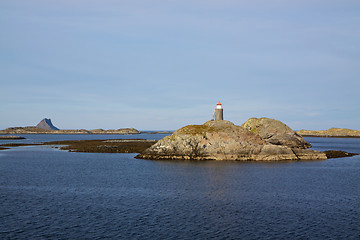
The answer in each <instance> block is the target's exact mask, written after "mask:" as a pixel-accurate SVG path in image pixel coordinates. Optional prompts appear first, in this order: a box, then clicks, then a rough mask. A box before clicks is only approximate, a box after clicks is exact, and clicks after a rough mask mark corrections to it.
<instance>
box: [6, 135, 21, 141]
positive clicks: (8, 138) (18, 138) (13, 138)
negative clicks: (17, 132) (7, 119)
mask: <svg viewBox="0 0 360 240" xmlns="http://www.w3.org/2000/svg"><path fill="white" fill-rule="evenodd" d="M20 139H26V138H24V137H20V136H12V135H10V136H0V140H20Z"/></svg>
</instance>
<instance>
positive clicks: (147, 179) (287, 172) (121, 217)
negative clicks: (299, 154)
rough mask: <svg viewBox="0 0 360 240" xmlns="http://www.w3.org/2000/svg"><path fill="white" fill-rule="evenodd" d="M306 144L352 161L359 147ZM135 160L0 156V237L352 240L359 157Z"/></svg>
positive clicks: (35, 138)
mask: <svg viewBox="0 0 360 240" xmlns="http://www.w3.org/2000/svg"><path fill="white" fill-rule="evenodd" d="M163 136H164V135H158V134H156V135H152V134H151V135H146V134H144V135H132V136H124V135H104V136H99V135H95V136H94V135H67V136H66V135H27V136H26V137H27V138H28V139H26V140H23V141H24V142H41V141H53V140H67V139H84V138H87V139H88V138H93V139H100V138H102V139H105V138H148V139H160V138H162V137H163ZM306 140H307V141H309V142H310V143H311V144H312V145H313V149H316V150H327V149H336V150H344V151H348V152H354V153H360V139H342V138H306ZM17 142H19V141H17ZM135 155H136V154H121V153H114V154H104V153H74V152H66V151H61V150H58V149H54V148H52V147H51V146H30V147H17V148H12V149H10V150H4V151H0V201H1V205H0V239H360V156H354V157H349V158H339V159H328V160H326V161H304V162H297V161H293V162H277V163H274V162H273V163H264V162H231V161H224V162H218V161H204V162H197V161H150V160H141V159H135V158H134V156H135Z"/></svg>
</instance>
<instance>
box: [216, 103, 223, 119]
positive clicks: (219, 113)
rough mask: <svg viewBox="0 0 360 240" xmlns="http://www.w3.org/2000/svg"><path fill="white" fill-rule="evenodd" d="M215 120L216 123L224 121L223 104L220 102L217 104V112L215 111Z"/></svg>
mask: <svg viewBox="0 0 360 240" xmlns="http://www.w3.org/2000/svg"><path fill="white" fill-rule="evenodd" d="M214 119H215V121H216V120H224V111H223V108H222V104H221V102H220V101H219V102H218V103H217V104H216V107H215V111H214Z"/></svg>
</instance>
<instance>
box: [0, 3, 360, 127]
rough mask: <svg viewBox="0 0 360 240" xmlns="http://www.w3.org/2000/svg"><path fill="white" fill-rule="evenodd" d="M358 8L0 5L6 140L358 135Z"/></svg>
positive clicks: (0, 102) (1, 120) (0, 92)
mask: <svg viewBox="0 0 360 240" xmlns="http://www.w3.org/2000/svg"><path fill="white" fill-rule="evenodd" d="M359 12H360V1H358V0H356V1H355V0H354V1H348V0H341V1H340V0H338V1H333V0H323V1H317V0H312V1H307V0H302V1H300V0H287V1H285V0H274V1H272V0H267V1H265V0H253V1H243V0H237V1H231V0H223V1H214V0H191V1H190V0H189V1H188V0H167V1H165V0H154V1H145V0H143V1H139V0H131V1H130V0H128V1H123V0H117V1H115V0H88V1H85V0H76V1H68V0H63V1H55V0H42V1H41V0H27V1H25V0H23V1H19V0H2V1H0V30H1V31H0V116H1V117H0V129H4V128H6V127H9V126H29V125H36V124H37V123H38V122H39V121H40V120H41V119H42V118H44V117H47V118H51V119H52V121H53V124H54V125H55V126H57V127H59V128H61V129H76V128H86V129H94V128H104V129H114V128H123V127H134V128H137V129H140V130H152V129H177V128H180V127H182V126H185V125H188V124H202V123H204V122H206V121H207V120H209V119H210V118H211V115H212V111H213V109H214V107H215V105H216V103H217V102H218V101H219V100H221V102H222V103H223V107H224V117H225V119H226V120H229V121H232V122H234V123H235V124H242V123H243V122H245V121H246V120H247V119H248V118H251V117H270V118H275V119H278V120H280V121H282V122H284V123H286V124H287V125H289V126H290V127H291V128H293V129H328V128H330V127H344V128H352V129H360V94H359V89H360V14H359Z"/></svg>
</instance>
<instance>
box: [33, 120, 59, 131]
mask: <svg viewBox="0 0 360 240" xmlns="http://www.w3.org/2000/svg"><path fill="white" fill-rule="evenodd" d="M36 127H37V128H41V129H46V130H59V129H58V128H57V127H55V126H54V125H53V124H52V122H51V119H50V118H44V119H43V120H41V121H40V122H39V123H38V125H36Z"/></svg>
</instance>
